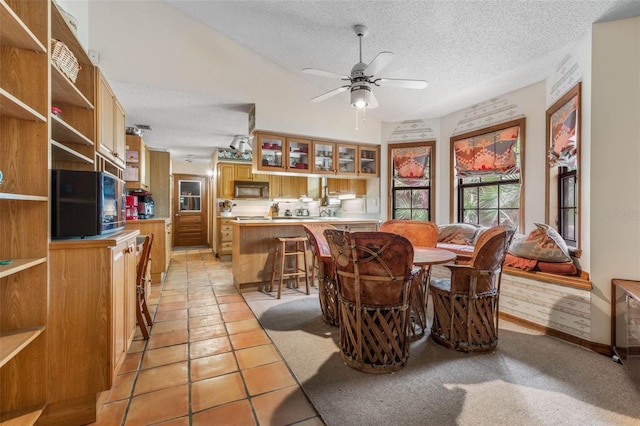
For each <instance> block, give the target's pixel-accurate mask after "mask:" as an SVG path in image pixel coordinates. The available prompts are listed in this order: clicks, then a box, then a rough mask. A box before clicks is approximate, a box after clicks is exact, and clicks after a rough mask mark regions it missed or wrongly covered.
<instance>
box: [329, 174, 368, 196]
mask: <svg viewBox="0 0 640 426" xmlns="http://www.w3.org/2000/svg"><path fill="white" fill-rule="evenodd" d="M327 192H328V193H329V195H339V194H355V195H362V196H366V195H367V181H366V180H365V179H345V178H329V179H327Z"/></svg>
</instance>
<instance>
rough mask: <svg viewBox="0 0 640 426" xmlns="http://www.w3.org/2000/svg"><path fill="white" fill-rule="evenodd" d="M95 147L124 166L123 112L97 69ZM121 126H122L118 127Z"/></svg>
mask: <svg viewBox="0 0 640 426" xmlns="http://www.w3.org/2000/svg"><path fill="white" fill-rule="evenodd" d="M96 70H97V72H96V76H97V77H96V79H97V80H96V87H97V89H96V94H97V96H96V97H97V108H98V111H97V117H96V119H97V123H98V137H97V149H98V152H99V153H100V154H102V155H103V156H104V157H105V158H106V159H107V160H109V161H111V162H113V163H114V164H115V165H116V166H118V167H121V168H124V167H125V145H126V142H125V137H124V133H125V129H124V112H123V110H122V108H121V107H120V104H119V103H118V100H117V99H116V97H115V95H114V94H113V90H112V89H111V86H109V82H108V81H107V79H106V78H105V77H104V75H103V74H102V73H101V72H100V70H99V69H97V68H96ZM120 126H122V128H120Z"/></svg>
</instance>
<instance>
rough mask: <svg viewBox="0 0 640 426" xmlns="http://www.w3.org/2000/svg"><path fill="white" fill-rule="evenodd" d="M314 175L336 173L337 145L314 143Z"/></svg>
mask: <svg viewBox="0 0 640 426" xmlns="http://www.w3.org/2000/svg"><path fill="white" fill-rule="evenodd" d="M313 157H314V161H313V169H312V170H313V173H321V174H332V175H333V174H335V173H336V144H335V143H333V142H324V141H322V142H321V141H314V142H313Z"/></svg>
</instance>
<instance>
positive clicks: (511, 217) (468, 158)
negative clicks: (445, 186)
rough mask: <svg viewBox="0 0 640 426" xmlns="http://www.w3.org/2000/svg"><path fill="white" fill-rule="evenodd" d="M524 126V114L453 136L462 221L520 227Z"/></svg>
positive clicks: (454, 173)
mask: <svg viewBox="0 0 640 426" xmlns="http://www.w3.org/2000/svg"><path fill="white" fill-rule="evenodd" d="M524 129H525V119H524V118H522V119H519V120H514V121H511V122H508V123H503V124H499V125H495V126H492V127H489V128H486V129H481V130H477V131H474V132H470V133H466V134H462V135H458V136H454V137H452V138H451V162H452V165H451V168H452V178H454V182H453V183H454V185H453V187H454V188H455V189H457V196H458V197H457V201H458V202H457V207H458V208H457V221H458V222H464V223H473V224H477V225H483V226H496V225H506V226H511V227H520V225H521V224H522V220H523V219H522V216H523V215H522V212H523V211H524V210H523V209H522V201H523V194H522V192H523V191H522V184H523V179H522V167H523V166H522V165H523V161H522V159H521V153H523V152H524Z"/></svg>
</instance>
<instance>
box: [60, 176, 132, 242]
mask: <svg viewBox="0 0 640 426" xmlns="http://www.w3.org/2000/svg"><path fill="white" fill-rule="evenodd" d="M124 197H125V194H124V181H123V180H122V179H119V178H117V177H116V176H114V175H111V174H109V173H105V172H96V171H87V170H59V169H55V170H52V171H51V238H52V239H56V238H70V237H93V236H97V235H103V234H108V233H112V232H116V231H119V230H122V229H124V226H125V221H126V219H125V208H126V207H125V199H124Z"/></svg>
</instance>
